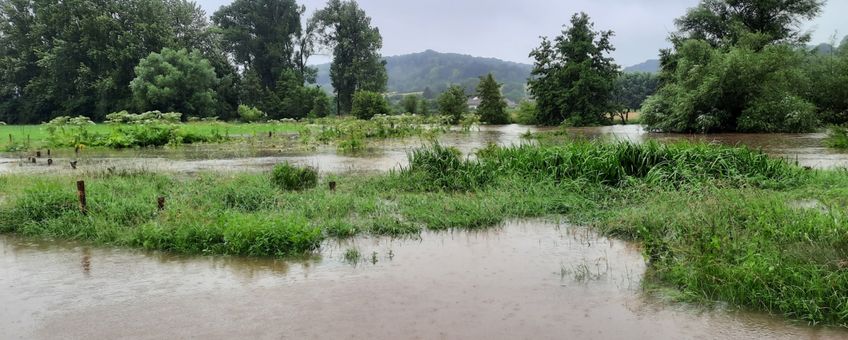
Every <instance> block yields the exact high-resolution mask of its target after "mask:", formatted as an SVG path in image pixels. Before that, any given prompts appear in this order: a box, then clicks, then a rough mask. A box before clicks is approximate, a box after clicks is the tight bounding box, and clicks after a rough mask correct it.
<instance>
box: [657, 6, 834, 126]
mask: <svg viewBox="0 0 848 340" xmlns="http://www.w3.org/2000/svg"><path fill="white" fill-rule="evenodd" d="M822 4H823V1H820V0H769V1H762V0H702V1H701V2H700V4H699V5H698V6H697V7H695V8H693V9H691V10H689V11H688V12H687V13H686V14H685V15H684V16H683V17H681V18H680V19H678V20H677V26H678V29H679V31H678V32H676V33H674V34H672V36H671V39H670V40H671V41H672V43H673V48H672V49H669V50H664V51H662V52H661V57H662V72H661V74H660V78H661V82H662V87H661V88H660V90H659V91H658V92H657V94H656V95H655V96H653V97H652V98H651V99H650V100H648V101H647V102H646V103H645V105H644V107H643V109H642V113H643V115H642V117H643V122H644V123H645V124H647V125H648V127H649V128H651V129H654V130H662V131H667V132H719V131H752V132H780V131H807V130H810V129H813V128H814V127H815V126H816V124H817V117H815V111H816V108H815V106H814V105H813V104H812V103H810V102H809V101H808V100H807V98H806V97H805V95H804V93H803V90H804V88H805V86H803V85H804V84H806V83H807V79H806V78H805V77H804V73H803V72H802V70H801V64H802V62H803V58H802V55H801V53H799V52H798V50H797V48H796V46H797V45H799V44H801V43H804V42H806V41H807V40H808V35H807V34H806V33H804V32H802V31H801V30H800V29H799V28H798V27H799V26H800V23H801V22H802V21H803V20H804V19H810V18H812V17H814V16H815V15H817V14H818V13H819V12H820V11H821V6H822Z"/></svg>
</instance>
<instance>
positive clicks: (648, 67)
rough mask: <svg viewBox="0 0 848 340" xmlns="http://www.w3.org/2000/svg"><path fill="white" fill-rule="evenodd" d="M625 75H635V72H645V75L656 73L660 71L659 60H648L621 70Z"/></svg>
mask: <svg viewBox="0 0 848 340" xmlns="http://www.w3.org/2000/svg"><path fill="white" fill-rule="evenodd" d="M623 71H624V72H625V73H636V72H645V73H657V72H659V71H660V61H659V59H648V60H647V61H645V62H644V63H641V64H636V65H633V66H630V67H625V68H624V70H623Z"/></svg>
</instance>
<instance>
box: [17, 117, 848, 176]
mask: <svg viewBox="0 0 848 340" xmlns="http://www.w3.org/2000/svg"><path fill="white" fill-rule="evenodd" d="M528 131H530V132H537V131H539V129H538V128H535V127H528V126H520V125H506V126H482V127H480V129H479V131H471V132H467V133H463V132H456V131H454V132H450V133H447V134H445V135H443V136H441V137H440V138H439V141H440V143H442V144H443V145H447V146H453V147H457V148H459V149H460V150H461V151H463V152H465V153H471V152H474V151H475V150H478V149H480V148H483V147H486V146H487V145H489V144H498V145H511V144H520V143H525V142H527V141H526V140H524V139H523V138H522V135H524V134H525V133H526V132H528ZM568 131H569V133H570V134H571V135H573V136H582V137H588V138H606V139H614V140H630V141H634V142H643V141H646V140H658V141H678V140H693V141H704V142H715V143H722V144H726V145H746V146H748V147H751V148H754V149H761V150H763V151H764V152H767V153H769V154H771V155H774V156H776V157H785V158H787V159H789V160H791V161H796V160H797V161H798V163H799V164H800V165H802V166H809V167H813V168H835V167H846V166H848V153H844V152H840V151H837V150H832V149H829V148H827V147H826V146H824V144H823V140H824V138H825V137H826V135H825V134H824V133H811V134H712V135H683V134H655V133H648V132H646V131H645V130H644V129H643V128H642V127H641V126H638V125H626V126H621V125H619V126H610V127H594V128H575V129H569V130H568ZM428 143H429V142H428V141H426V140H423V139H421V138H408V139H404V140H387V141H376V142H371V143H369V146H368V149H367V150H366V151H364V152H361V153H358V154H354V155H346V154H343V153H340V152H338V150H336V148H335V147H333V146H318V147H316V148H314V149H308V148H305V147H304V146H303V145H300V144H299V141H298V139H297V136H296V135H290V136H288V137H285V138H283V139H275V140H272V141H263V140H261V138H260V140H259V141H257V142H247V143H241V144H234V145H230V144H224V145H215V144H212V145H197V146H182V147H178V148H164V149H128V150H118V151H113V150H102V149H99V150H84V151H83V152H82V154H81V155H80V156H79V157H77V156H76V155H75V154H74V152H73V151H72V150H71V151H68V150H58V151H54V156H53V157H54V162H55V164H56V165H55V166H53V167H48V166H46V160H44V159H40V160H39V163H38V164H35V165H33V164H30V163H26V162H25V158H26V155H25V154H23V153H17V154H15V153H5V154H3V153H0V174H1V173H15V172H18V173H20V172H26V173H32V172H56V171H70V166H69V164H68V163H69V161H70V160H73V159H77V158H78V159H79V164H80V168H81V169H91V168H101V169H102V168H107V167H117V168H139V167H143V168H147V169H150V170H154V171H171V172H182V173H193V172H201V171H264V170H267V169H270V168H271V167H273V166H274V165H275V164H278V163H281V162H284V161H289V162H293V163H296V164H300V165H309V166H314V167H317V168H318V169H319V170H320V171H322V172H325V173H340V172H350V171H364V172H374V171H388V170H390V169H394V168H397V167H399V166H402V165H404V164H406V161H407V153H408V152H409V151H410V150H412V149H414V148H416V147H420V146H422V145H426V144H428Z"/></svg>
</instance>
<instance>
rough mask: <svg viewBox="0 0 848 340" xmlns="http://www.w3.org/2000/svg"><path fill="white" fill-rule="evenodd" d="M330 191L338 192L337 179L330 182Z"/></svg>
mask: <svg viewBox="0 0 848 340" xmlns="http://www.w3.org/2000/svg"><path fill="white" fill-rule="evenodd" d="M330 191H332V192H336V181H331V182H330Z"/></svg>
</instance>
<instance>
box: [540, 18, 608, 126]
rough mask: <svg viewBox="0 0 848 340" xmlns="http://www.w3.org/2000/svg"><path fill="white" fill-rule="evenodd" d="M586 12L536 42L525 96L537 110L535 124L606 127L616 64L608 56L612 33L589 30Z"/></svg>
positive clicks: (590, 27)
mask: <svg viewBox="0 0 848 340" xmlns="http://www.w3.org/2000/svg"><path fill="white" fill-rule="evenodd" d="M593 28H594V24H593V23H591V22H590V21H589V16H588V15H586V13H581V14H575V15H574V16H572V17H571V25H570V26H569V27H567V28H566V29H565V30H564V31H563V32H562V35H560V36H557V37H556V38H554V40H553V42H551V41H550V40H548V38H542V44H541V46H539V47H538V48H536V49H535V50H533V52H532V53H530V56H531V57H532V58H533V59H534V60H535V64H534V66H533V72H532V78H531V79H530V80H529V81H528V85H529V86H530V92H531V93H532V94H533V96H534V97H535V99H536V102H537V106H538V117H537V122H538V123H539V124H544V125H559V124H562V123H565V124H568V125H572V126H584V125H599V124H608V123H610V119H609V116H608V113H609V112H612V111H613V106H612V100H611V99H612V95H613V89H614V86H615V79H616V77H617V76H618V74H619V70H618V65H616V64H615V63H613V59H612V58H611V57H609V56H608V54H609V52H611V51H613V50H614V49H613V47H612V44H611V43H610V38H611V37H612V34H613V33H612V31H601V32H597V31H593Z"/></svg>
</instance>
